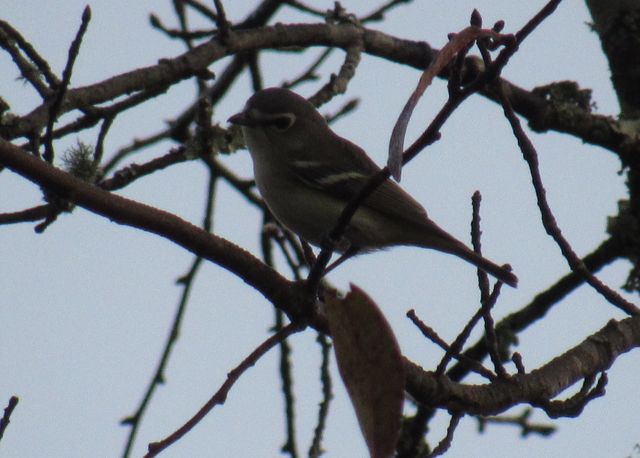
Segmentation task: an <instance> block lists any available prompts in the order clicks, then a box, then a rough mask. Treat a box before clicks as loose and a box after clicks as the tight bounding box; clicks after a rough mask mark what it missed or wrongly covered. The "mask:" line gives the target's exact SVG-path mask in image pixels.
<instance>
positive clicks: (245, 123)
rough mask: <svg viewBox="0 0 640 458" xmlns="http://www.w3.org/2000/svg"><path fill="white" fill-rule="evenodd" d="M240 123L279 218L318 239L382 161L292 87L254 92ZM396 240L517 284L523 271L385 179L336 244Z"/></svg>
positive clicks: (367, 245) (358, 249)
mask: <svg viewBox="0 0 640 458" xmlns="http://www.w3.org/2000/svg"><path fill="white" fill-rule="evenodd" d="M229 122H230V123H232V124H238V125H240V126H242V132H243V134H244V139H245V142H246V144H247V147H248V148H249V152H250V153H251V158H252V160H253V170H254V173H255V179H256V184H257V186H258V189H259V191H260V194H261V195H262V197H263V199H264V201H265V202H266V204H267V206H268V207H269V209H270V210H271V212H272V213H273V215H274V216H275V218H276V219H277V220H278V221H279V222H280V223H281V224H282V225H284V226H285V227H287V228H288V229H290V230H291V231H293V232H294V233H296V234H297V235H298V236H300V237H301V238H302V239H304V240H306V241H307V242H309V243H311V244H313V245H316V246H320V245H321V244H322V242H323V240H324V239H325V238H326V237H327V236H328V234H329V232H330V231H331V230H332V229H333V227H334V226H335V224H336V221H337V219H338V217H339V216H340V214H341V212H342V211H343V209H344V208H345V206H346V205H347V203H348V202H349V201H350V200H351V199H352V198H353V197H354V196H355V195H356V194H357V193H358V192H359V191H360V189H361V188H362V187H363V186H364V185H365V184H366V183H367V181H368V180H369V178H370V177H371V176H372V175H374V174H376V173H377V172H378V171H380V168H379V167H378V166H377V165H376V164H375V163H374V162H373V161H372V160H371V159H370V158H369V157H368V156H367V155H366V153H365V152H364V151H363V150H362V149H361V148H360V147H358V146H356V145H354V144H353V143H351V142H350V141H348V140H346V139H344V138H342V137H340V136H338V135H336V134H335V133H334V132H333V131H332V130H331V129H330V128H329V126H328V124H327V122H326V121H325V119H324V117H323V116H322V115H321V114H320V113H319V112H318V111H317V110H316V108H315V107H314V106H313V105H312V104H311V103H309V102H308V101H307V100H306V99H305V98H303V97H301V96H299V95H297V94H295V93H294V92H291V91H289V90H287V89H281V88H270V89H264V90H261V91H258V92H256V93H255V94H254V95H253V96H251V97H250V98H249V100H248V101H247V103H246V105H245V107H244V109H243V111H241V112H240V113H238V114H235V115H233V116H231V117H230V118H229ZM393 245H414V246H419V247H424V248H433V249H435V250H438V251H443V252H445V253H451V254H454V255H456V256H459V257H460V258H462V259H464V260H465V261H468V262H470V263H471V264H473V265H475V266H476V267H478V268H480V269H482V270H484V271H485V272H487V273H489V274H491V275H493V276H494V277H496V278H497V279H499V280H501V281H503V282H504V283H507V284H508V285H511V286H513V287H515V286H516V285H517V282H518V278H517V277H516V276H515V275H514V274H513V273H511V272H510V271H509V270H507V269H505V268H503V267H500V266H498V265H497V264H494V263H493V262H491V261H489V260H487V259H485V258H483V257H482V256H480V255H478V254H476V253H475V252H473V251H472V250H471V249H469V248H468V247H467V246H466V245H464V244H463V243H462V242H460V241H459V240H457V239H456V238H454V237H453V236H452V235H450V234H448V233H447V232H446V231H444V230H443V229H441V228H440V227H439V226H438V225H436V223H434V222H433V221H431V220H430V219H429V217H428V216H427V212H426V210H425V209H424V208H423V207H422V206H421V205H420V204H419V203H418V202H416V200H415V199H413V198H412V197H411V196H410V195H409V194H407V193H406V192H405V191H404V190H402V188H400V186H398V185H397V184H396V183H395V182H393V181H391V180H390V179H387V180H386V181H385V182H384V183H382V185H380V186H379V187H378V188H377V189H376V190H375V191H374V192H373V194H371V196H369V197H368V198H367V199H366V200H365V201H364V203H363V204H362V205H361V206H360V207H359V208H358V210H357V211H356V213H355V215H354V216H353V218H352V219H351V222H350V223H349V225H348V226H347V228H346V230H345V231H344V234H343V237H342V240H340V243H339V244H338V247H337V250H338V251H340V252H342V253H347V254H349V255H352V254H357V253H362V252H367V251H372V250H377V249H382V248H386V247H390V246H393Z"/></svg>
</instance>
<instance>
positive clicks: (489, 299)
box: [471, 191, 508, 379]
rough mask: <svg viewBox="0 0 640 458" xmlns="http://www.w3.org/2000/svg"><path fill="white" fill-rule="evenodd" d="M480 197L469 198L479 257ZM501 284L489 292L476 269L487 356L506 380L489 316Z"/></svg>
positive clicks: (473, 238)
mask: <svg viewBox="0 0 640 458" xmlns="http://www.w3.org/2000/svg"><path fill="white" fill-rule="evenodd" d="M481 200H482V197H481V195H480V192H479V191H476V192H474V193H473V197H472V198H471V204H472V207H473V218H472V219H471V240H472V243H473V249H474V251H475V252H476V253H478V254H479V255H482V244H481V241H480V236H481V233H482V231H481V230H480V201H481ZM501 285H502V284H501V283H500V282H497V283H496V285H495V287H494V289H493V293H491V291H490V286H489V277H488V276H487V274H486V273H485V272H484V271H482V270H480V269H478V286H479V287H480V304H481V311H482V318H483V320H484V334H485V338H486V339H487V347H488V348H489V356H490V357H491V362H493V367H494V369H495V372H496V374H498V377H500V378H503V379H504V378H507V376H508V374H507V371H506V370H505V368H504V366H503V364H502V361H501V359H500V355H499V353H498V338H497V336H496V330H495V328H494V321H493V317H492V316H491V309H492V308H493V305H494V304H495V303H496V301H497V299H498V295H499V294H500V287H501Z"/></svg>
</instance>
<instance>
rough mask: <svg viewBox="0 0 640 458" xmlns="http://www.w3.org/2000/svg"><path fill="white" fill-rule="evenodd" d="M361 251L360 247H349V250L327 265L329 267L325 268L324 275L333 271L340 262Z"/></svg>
mask: <svg viewBox="0 0 640 458" xmlns="http://www.w3.org/2000/svg"><path fill="white" fill-rule="evenodd" d="M359 251H360V249H359V248H358V247H354V246H350V247H349V248H347V250H346V251H345V252H344V253H342V254H341V255H340V257H339V258H338V259H336V260H335V261H334V262H332V263H331V264H329V265H328V266H327V268H326V269H325V270H324V275H327V274H328V273H329V272H331V271H332V270H333V269H335V268H336V267H338V266H339V265H340V264H342V263H343V262H345V261H346V260H347V259H349V258H351V257H352V256H355V255H356V254H358V252H359Z"/></svg>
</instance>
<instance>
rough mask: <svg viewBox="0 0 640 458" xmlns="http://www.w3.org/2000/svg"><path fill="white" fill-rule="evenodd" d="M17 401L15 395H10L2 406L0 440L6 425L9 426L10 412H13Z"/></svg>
mask: <svg viewBox="0 0 640 458" xmlns="http://www.w3.org/2000/svg"><path fill="white" fill-rule="evenodd" d="M18 401H19V399H18V397H17V396H11V397H10V398H9V403H8V404H7V407H5V408H4V415H2V418H0V440H2V436H4V432H5V431H6V429H7V426H9V423H10V421H11V414H12V413H13V409H15V408H16V406H17V405H18Z"/></svg>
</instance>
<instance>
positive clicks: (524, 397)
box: [405, 317, 640, 415]
mask: <svg viewBox="0 0 640 458" xmlns="http://www.w3.org/2000/svg"><path fill="white" fill-rule="evenodd" d="M638 346H640V317H633V318H627V319H625V320H622V321H613V320H612V321H610V322H609V323H608V324H607V325H606V326H605V327H604V328H602V329H601V330H600V331H598V332H596V333H595V334H593V335H591V336H589V337H587V338H586V339H585V340H584V341H583V342H582V343H580V344H579V345H577V346H576V347H574V348H572V349H571V350H569V351H567V352H566V353H564V354H562V355H560V356H558V357H556V358H554V359H553V360H551V361H550V362H549V363H547V364H545V365H544V366H542V367H540V368H539V369H536V370H534V371H532V372H531V373H529V374H526V375H516V376H514V377H513V379H511V380H507V381H498V382H496V383H491V384H487V385H463V384H460V383H456V382H453V381H451V379H449V378H448V377H440V378H436V377H435V376H434V375H433V373H430V372H425V371H424V370H423V369H422V368H421V367H419V366H418V365H416V364H414V363H412V362H410V361H408V360H405V368H406V371H407V390H408V391H409V392H410V393H411V395H412V396H413V397H414V398H416V399H417V400H418V401H420V402H421V403H424V404H426V405H430V406H435V407H442V408H447V409H450V410H453V411H460V410H463V411H464V412H466V413H472V414H480V415H495V414H498V413H501V412H503V411H505V410H506V409H508V408H510V407H513V406H514V405H517V404H521V403H529V404H534V405H537V404H539V403H540V402H542V401H544V400H549V399H551V398H553V397H554V396H557V395H558V394H559V393H561V392H562V391H564V390H566V389H567V388H569V387H570V386H572V385H574V384H575V383H578V382H580V381H581V380H583V379H585V378H588V377H591V376H593V375H594V374H597V373H599V372H602V371H605V370H607V369H608V368H609V367H611V365H612V364H613V362H614V361H615V360H616V358H617V357H618V356H620V355H621V354H623V353H626V352H628V351H630V350H632V349H633V348H636V347H638Z"/></svg>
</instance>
